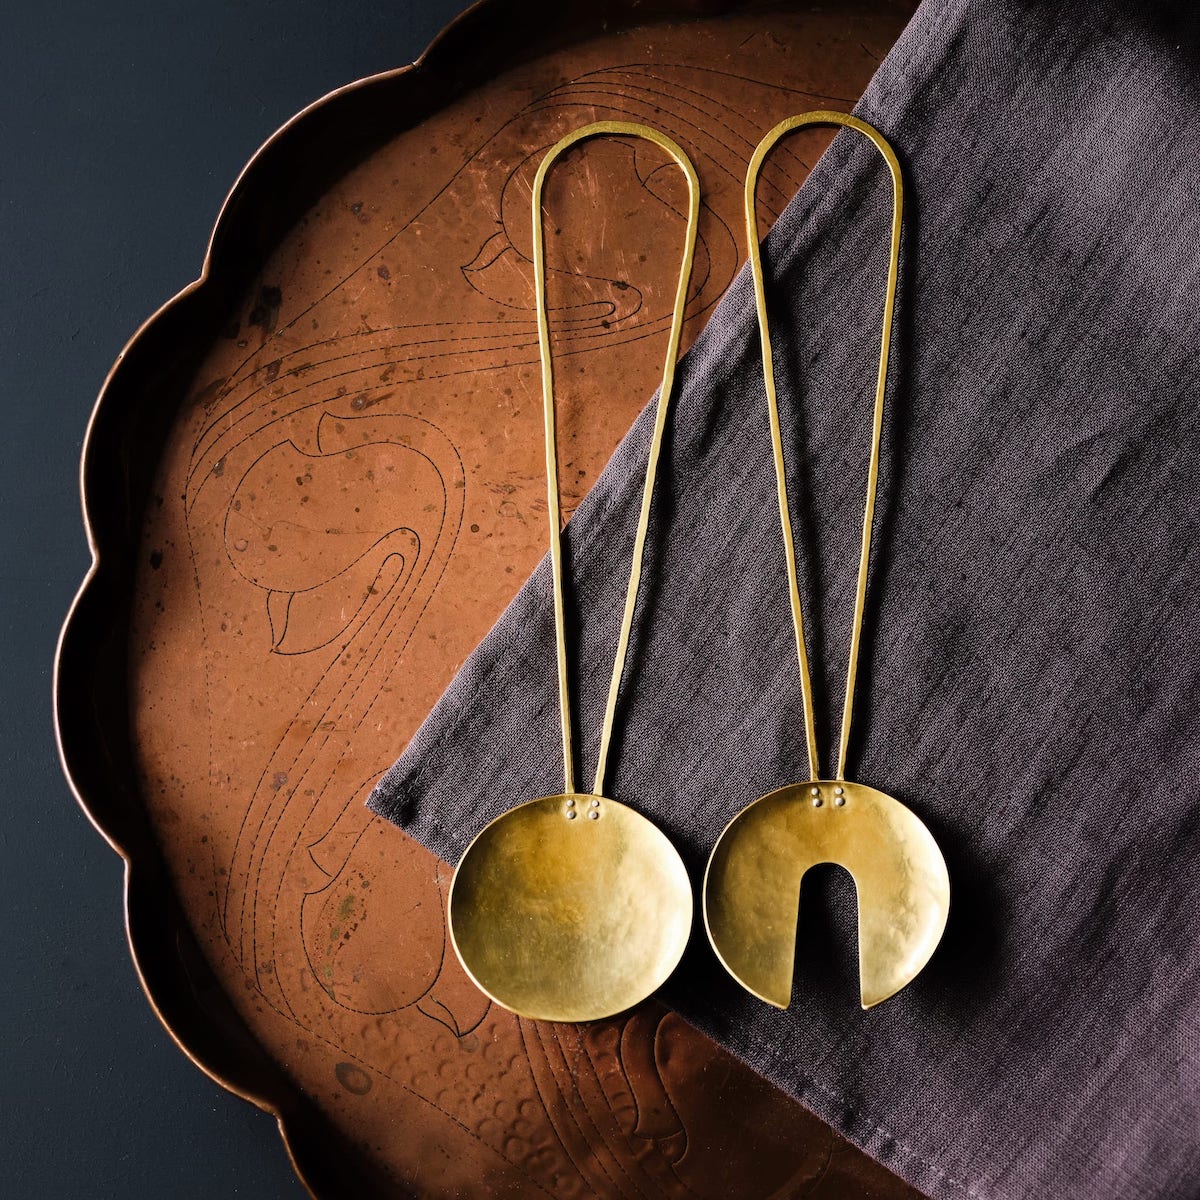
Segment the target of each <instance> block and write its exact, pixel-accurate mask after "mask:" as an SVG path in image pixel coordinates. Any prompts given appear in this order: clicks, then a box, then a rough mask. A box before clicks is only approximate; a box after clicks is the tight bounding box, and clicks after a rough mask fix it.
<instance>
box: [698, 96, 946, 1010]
mask: <svg viewBox="0 0 1200 1200" xmlns="http://www.w3.org/2000/svg"><path fill="white" fill-rule="evenodd" d="M817 124H821V125H824V124H834V125H844V126H846V127H847V128H849V129H854V130H857V131H858V132H859V133H862V134H864V135H865V136H866V137H867V138H869V139H870V141H871V142H872V143H873V144H874V145H875V146H876V148H877V149H878V150H879V152H880V154H882V155H883V158H884V161H885V162H886V163H887V166H888V170H889V171H890V173H891V177H892V232H891V250H890V259H889V263H888V277H887V290H886V296H885V301H884V310H883V333H882V336H881V339H880V350H879V374H878V379H877V382H876V387H875V410H874V420H873V425H872V432H871V457H870V463H869V466H868V471H867V497H866V506H865V511H864V515H863V535H862V552H861V554H860V557H859V565H858V588H857V592H856V594H855V602H854V619H853V624H852V626H851V635H850V661H849V666H848V668H847V672H846V696H845V701H844V704H843V708H842V730H841V737H840V740H839V747H838V759H837V770H836V772H835V774H834V777H833V778H832V779H822V778H821V776H820V769H819V765H818V755H817V739H816V723H815V720H814V717H813V702H812V681H811V679H810V677H809V670H808V653H807V650H806V648H805V641H804V619H803V615H802V613H801V608H800V591H799V585H798V583H797V578H796V551H795V545H794V542H793V538H792V523H791V514H790V510H789V507H788V496H787V481H786V476H785V471H784V462H783V441H782V437H781V434H780V429H779V406H778V403H777V401H776V395H775V374H774V364H773V360H772V356H771V337H770V332H769V327H768V323H767V302H766V293H765V289H764V286H763V269H762V255H761V252H760V249H759V232H758V217H757V213H756V210H755V196H756V192H757V186H758V177H759V173H760V172H761V170H762V164H763V161H764V160H765V159H766V157H767V155H768V154H769V153H770V152H771V150H772V149H773V148H774V146H775V145H776V143H777V142H778V141H779V140H780V138H782V137H783V136H784V135H785V134H788V133H790V132H792V131H793V130H795V129H799V128H800V127H801V126H804V125H817ZM745 202H746V230H747V235H748V237H749V242H750V264H751V271H752V273H753V277H754V295H755V303H756V306H757V311H758V325H759V336H760V340H761V342H762V361H763V382H764V385H765V388H766V393H767V410H768V413H769V416H770V425H771V447H772V450H773V452H774V458H775V480H776V490H777V493H778V499H779V519H780V524H781V526H782V529H783V548H784V556H785V560H786V563H787V573H788V588H789V595H790V598H791V609H792V623H793V625H794V627H795V632H796V654H797V657H798V659H799V663H800V687H801V693H802V696H803V700H804V729H805V734H806V736H807V739H808V762H809V772H810V776H811V778H810V779H809V780H808V782H806V783H797V784H791V785H789V786H788V787H783V788H780V789H779V790H778V791H774V792H771V793H769V794H768V795H766V796H763V797H761V798H760V799H758V800H756V801H755V802H754V803H753V804H750V805H749V806H747V807H746V808H745V809H743V810H742V811H741V812H740V813H739V814H738V815H737V816H736V817H734V819H733V820H732V821H731V822H730V823H729V825H728V826H726V828H725V830H724V832H723V833H722V834H721V836H720V838H719V839H718V841H717V844H716V846H715V847H714V848H713V852H712V855H711V857H710V859H709V863H708V868H707V870H706V872H705V877H704V922H705V927H706V928H707V930H708V936H709V940H710V941H711V942H712V945H713V949H714V950H715V951H716V952H717V956H718V957H719V958H720V960H721V962H722V963H723V964H724V966H725V967H726V969H727V970H728V971H729V972H730V974H732V975H733V977H734V978H735V979H737V980H738V982H739V983H741V984H742V986H743V987H745V988H747V989H748V990H749V991H751V992H753V993H754V994H755V995H756V996H758V997H759V998H760V999H762V1000H765V1001H767V1003H768V1004H774V1005H775V1006H776V1007H778V1008H787V1006H788V1005H789V1003H790V1002H791V997H792V973H793V968H794V964H795V954H796V925H797V920H798V915H799V906H800V884H801V881H802V879H803V877H804V874H805V872H806V871H808V869H809V868H810V867H812V866H815V865H816V864H817V863H826V862H829V863H837V864H839V865H840V866H842V867H845V869H846V870H847V871H849V872H850V874H851V875H852V876H853V878H854V883H855V888H856V891H857V894H858V945H859V980H860V990H861V996H862V1006H863V1008H870V1007H872V1005H875V1004H878V1003H879V1002H880V1001H881V1000H886V999H887V998H888V997H889V996H892V995H894V994H895V993H896V992H898V991H899V990H900V989H901V988H902V987H904V986H905V984H907V983H909V982H911V980H913V979H914V978H915V977H916V976H917V974H919V972H920V971H921V969H922V968H923V967H924V966H925V964H926V963H927V962H928V961H929V958H930V955H932V954H933V951H934V950H935V948H936V947H937V944H938V942H939V941H940V940H941V936H942V931H943V930H944V929H945V926H946V918H947V916H948V914H949V910H950V880H949V876H948V874H947V871H946V863H945V860H944V859H943V858H942V854H941V851H940V850H939V849H938V846H937V843H936V842H935V841H934V839H933V836H932V835H931V834H930V832H929V830H928V829H926V828H925V826H924V825H923V824H922V823H921V821H920V820H919V819H918V817H917V816H916V814H915V813H913V812H912V811H911V810H910V809H908V808H906V807H905V806H904V805H903V804H901V803H900V802H899V801H898V800H894V799H892V797H891V796H888V795H885V794H884V793H883V792H880V791H876V790H875V789H874V788H870V787H865V786H864V785H863V784H860V783H852V782H850V781H849V780H847V779H846V776H845V767H846V749H847V746H848V744H849V741H850V717H851V712H852V710H853V705H854V682H855V673H856V669H857V665H858V649H859V641H860V637H861V633H862V619H863V608H864V603H865V600H866V592H867V568H868V566H869V563H870V557H871V526H872V521H873V518H874V513H875V490H876V481H877V478H878V474H879V442H880V434H881V432H882V429H883V401H884V392H885V389H886V384H887V365H888V349H889V345H890V342H891V328H892V314H893V310H894V307H895V299H896V278H897V274H898V266H899V258H900V228H901V216H902V212H903V186H902V183H901V177H900V164H899V163H898V162H897V161H896V156H895V154H894V153H893V152H892V148H891V147H890V146H889V145H888V143H887V141H886V140H885V139H884V138H883V136H882V135H881V134H880V133H879V132H878V131H877V130H876V129H874V128H873V127H872V126H870V125H868V124H867V123H866V122H865V121H862V120H859V118H857V117H853V116H848V115H847V114H845V113H840V112H827V111H821V112H811V113H804V114H802V115H800V116H796V117H789V118H788V119H787V120H785V121H781V122H780V123H779V124H778V125H776V126H775V128H774V129H772V130H771V131H770V133H768V134H767V136H766V137H765V138H763V140H762V142H761V143H760V144H759V146H758V148H757V149H756V150H755V152H754V156H753V158H752V159H751V161H750V166H749V169H748V172H747V175H746V196H745Z"/></svg>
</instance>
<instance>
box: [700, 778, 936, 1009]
mask: <svg viewBox="0 0 1200 1200" xmlns="http://www.w3.org/2000/svg"><path fill="white" fill-rule="evenodd" d="M818 863H837V864H838V865H840V866H842V867H845V868H846V870H847V871H849V872H850V874H851V875H852V876H853V877H854V885H855V889H856V891H857V893H858V964H859V984H860V989H861V993H862V1006H863V1008H871V1007H872V1006H873V1005H876V1004H878V1003H879V1002H880V1001H881V1000H886V999H887V998H888V997H889V996H893V995H895V994H896V992H898V991H899V990H900V989H901V988H902V987H904V985H905V984H907V983H909V982H910V981H911V980H913V979H914V978H915V977H916V976H917V975H918V974H919V972H920V971H921V969H922V967H924V966H925V964H926V963H927V962H928V961H929V957H930V955H931V954H932V953H933V952H934V950H935V949H936V948H937V944H938V942H939V941H940V940H941V936H942V931H943V930H944V929H945V927H946V918H947V916H948V915H949V912H950V879H949V876H948V875H947V873H946V863H945V860H944V859H943V858H942V854H941V851H940V850H939V849H938V847H937V843H936V842H935V841H934V840H933V837H932V835H931V834H930V832H929V830H928V829H926V828H925V826H924V825H923V824H922V823H921V821H920V820H919V819H918V818H917V817H916V815H915V814H914V813H913V812H911V811H910V810H909V809H907V808H905V806H904V805H903V804H901V803H900V802H899V801H898V800H893V799H892V797H891V796H887V795H885V794H884V793H883V792H879V791H876V790H875V789H874V788H869V787H865V786H864V785H863V784H861V783H848V782H846V781H844V780H840V779H821V780H817V781H810V782H808V783H797V784H791V785H789V786H788V787H784V788H780V789H779V790H778V791H775V792H771V793H769V794H768V795H766V796H763V797H762V798H761V799H760V800H756V801H755V802H754V803H753V804H751V805H750V806H749V807H748V808H745V809H743V810H742V811H741V812H740V813H739V814H738V815H737V816H736V817H734V819H733V820H732V821H731V822H730V823H729V825H727V826H726V828H725V831H724V833H722V834H721V837H720V840H719V841H718V842H717V845H716V847H715V849H714V850H713V854H712V858H711V859H710V860H709V864H708V870H707V871H706V872H705V876H704V923H705V926H706V927H707V929H708V936H709V938H710V940H711V941H712V944H713V947H714V949H715V950H716V952H717V954H718V955H719V956H720V959H721V962H722V963H724V965H725V967H726V968H727V969H728V971H729V972H730V974H732V975H733V976H734V977H735V978H736V979H737V980H738V982H740V983H741V984H742V986H743V987H745V988H747V989H748V990H749V991H751V992H753V993H754V994H755V995H756V996H758V997H759V998H760V999H762V1000H765V1001H767V1003H768V1004H774V1005H775V1006H776V1007H777V1008H787V1006H788V1004H789V1003H790V1002H791V998H792V966H793V963H794V960H795V954H796V924H797V917H798V914H799V908H800V885H801V882H802V881H803V878H804V875H805V872H806V871H808V869H809V868H810V867H814V866H816V865H817V864H818Z"/></svg>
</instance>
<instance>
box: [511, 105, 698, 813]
mask: <svg viewBox="0 0 1200 1200" xmlns="http://www.w3.org/2000/svg"><path fill="white" fill-rule="evenodd" d="M605 134H617V135H620V136H624V137H636V138H642V139H644V140H645V141H648V142H653V143H654V144H655V145H656V146H660V147H662V149H664V150H665V151H666V152H667V153H668V154H669V155H670V156H671V157H672V158H673V159H674V160H675V162H676V163H678V165H679V167H680V168H681V169H682V171H683V173H684V175H685V176H686V178H687V181H688V224H687V234H686V237H685V241H684V250H683V260H682V263H681V266H680V271H679V284H678V287H677V288H676V291H675V307H674V311H673V314H672V317H671V333H670V337H669V338H668V340H667V353H666V359H665V361H664V365H663V374H662V385H661V387H660V388H659V392H658V401H657V405H656V408H655V417H654V433H653V436H652V438H651V441H650V455H649V459H648V462H647V465H646V478H645V483H644V485H643V488H642V507H641V514H640V516H639V517H638V526H637V534H636V536H635V538H634V544H633V564H632V566H631V568H630V573H629V587H628V588H627V590H626V592H625V613H624V617H623V618H622V621H621V634H620V637H619V638H618V641H617V652H616V657H615V661H614V663H613V673H612V681H611V682H610V684H609V688H608V702H607V705H606V707H605V711H604V724H603V726H602V727H601V731H600V750H599V755H598V757H597V760H596V782H595V784H594V785H593V789H592V790H593V794H595V795H599V794H600V793H601V792H602V791H603V787H604V772H605V766H606V763H607V760H608V746H609V742H610V740H611V738H612V725H613V715H614V713H615V712H616V706H617V694H618V692H619V691H620V688H621V676H622V675H623V674H624V671H625V654H626V651H627V650H628V648H629V632H630V629H631V628H632V626H633V613H634V609H635V607H636V606H637V593H638V585H639V584H640V582H641V576H642V552H643V549H644V547H645V544H646V530H647V527H648V526H649V523H650V501H651V498H652V496H653V492H654V478H655V474H656V472H657V468H658V455H659V450H660V448H661V446H662V437H663V430H664V428H665V427H666V420H667V409H668V406H669V403H670V399H671V392H672V389H673V387H674V383H675V363H676V360H677V358H678V356H679V341H680V338H681V337H682V334H683V315H684V308H685V307H686V305H687V295H688V286H689V283H690V281H691V276H692V263H693V260H694V258H695V251H696V233H697V227H698V225H699V217H700V181H699V179H698V178H697V177H696V170H695V168H694V167H693V166H692V163H691V160H690V159H689V158H688V156H687V155H686V154H685V153H684V152H683V150H681V149H680V147H679V146H677V145H676V144H675V142H673V141H672V140H671V139H670V138H669V137H667V136H666V135H665V134H662V133H659V132H658V131H657V130H655V129H651V128H649V127H648V126H646V125H637V124H633V123H632V122H628V121H596V122H594V123H593V124H590V125H584V126H582V127H581V128H579V129H576V130H574V131H573V132H572V133H568V134H567V135H566V136H565V137H563V138H561V139H560V140H559V141H557V142H556V143H555V144H554V145H553V146H552V147H551V148H550V149H549V151H548V152H547V153H546V157H545V158H543V159H542V163H541V166H539V167H538V171H537V175H536V176H535V177H534V181H533V271H534V288H535V294H536V301H535V302H536V305H537V323H538V346H539V349H540V351H541V361H542V400H543V414H544V418H545V426H546V485H547V493H548V499H549V511H550V565H551V569H552V574H553V577H554V631H555V635H556V640H557V645H558V705H559V714H560V716H561V719H562V742H563V791H564V792H566V793H571V792H574V790H575V769H574V764H573V752H572V749H571V701H570V695H569V693H568V690H567V645H566V632H565V622H564V617H563V587H562V571H563V567H562V533H561V518H560V515H559V502H558V453H557V450H556V447H555V420H554V364H553V362H552V359H551V355H550V322H549V318H548V316H547V312H546V255H545V230H544V229H543V225H542V190H543V187H544V185H545V182H546V176H547V174H548V173H549V171H550V168H551V167H552V166H553V165H554V163H555V162H556V161H557V160H558V158H560V157H561V156H562V154H563V153H565V152H566V151H567V150H569V149H570V148H571V147H572V146H574V145H575V144H576V143H578V142H582V141H584V140H585V139H587V138H593V137H599V136H602V135H605Z"/></svg>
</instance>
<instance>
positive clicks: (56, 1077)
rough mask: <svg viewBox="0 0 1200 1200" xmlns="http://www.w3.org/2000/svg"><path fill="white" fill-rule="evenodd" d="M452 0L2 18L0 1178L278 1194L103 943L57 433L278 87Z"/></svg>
mask: <svg viewBox="0 0 1200 1200" xmlns="http://www.w3.org/2000/svg"><path fill="white" fill-rule="evenodd" d="M464 7H465V0H407V2H401V0H397V2H394V3H382V2H378V3H361V4H357V5H353V4H330V3H319V2H316V0H289V2H288V3H282V2H279V0H255V2H253V3H248V2H246V0H242V2H241V3H237V2H235V0H219V2H215V3H207V4H201V3H197V2H195V0H191V2H180V0H173V2H157V3H151V2H150V0H145V2H143V3H136V2H134V0H111V2H109V3H105V4H97V5H87V6H85V5H83V4H54V3H42V4H34V3H29V2H28V0H27V2H26V3H24V4H22V5H21V7H20V9H19V10H18V11H15V12H13V11H6V12H5V13H4V15H3V20H2V22H0V281H2V288H0V291H2V297H0V350H2V359H0V362H2V364H3V367H2V373H0V387H2V389H3V395H2V398H0V413H2V414H3V419H4V431H3V436H2V437H0V455H2V456H3V460H2V461H3V468H2V469H0V505H2V509H3V546H2V552H0V572H2V573H3V586H2V587H0V604H2V606H3V621H4V645H5V655H4V660H3V672H4V685H3V688H2V693H3V704H4V714H3V730H4V737H5V741H6V744H5V751H4V763H5V769H6V775H7V781H8V788H7V791H8V802H7V812H6V813H5V816H4V819H3V820H2V821H0V904H2V905H3V908H2V910H0V911H3V914H4V919H3V920H2V921H0V962H2V963H3V964H4V967H5V968H6V970H7V973H8V975H7V979H6V980H5V982H4V985H3V986H2V987H0V1030H2V1033H0V1048H2V1056H0V1063H2V1066H0V1130H2V1131H3V1132H2V1133H0V1147H3V1150H4V1153H3V1162H4V1167H3V1173H4V1185H3V1190H4V1191H5V1193H6V1194H8V1195H11V1196H14V1197H20V1198H21V1200H27V1198H33V1197H55V1198H56V1200H57V1198H60V1197H65V1198H72V1200H74V1198H80V1200H83V1198H90V1197H100V1196H119V1197H123V1196H132V1195H150V1196H164V1197H167V1196H169V1197H171V1198H172V1200H186V1198H188V1197H205V1198H214V1197H225V1196H254V1197H276V1196H278V1197H301V1196H303V1195H305V1194H306V1193H305V1191H304V1188H303V1187H302V1186H301V1185H300V1183H299V1182H298V1181H297V1180H296V1178H295V1176H294V1175H293V1174H292V1171H291V1167H290V1165H289V1163H288V1160H287V1157H286V1154H285V1152H284V1149H283V1145H282V1143H281V1142H280V1140H279V1138H278V1137H277V1135H276V1132H275V1127H274V1122H273V1120H272V1119H271V1118H270V1117H267V1116H264V1115H263V1114H261V1113H259V1112H257V1111H256V1110H255V1109H253V1108H252V1107H250V1106H249V1105H248V1104H245V1103H244V1102H242V1101H241V1100H238V1099H236V1098H235V1097H233V1096H231V1095H228V1094H227V1093H226V1092H224V1091H222V1090H221V1088H219V1087H218V1086H217V1085H216V1084H215V1083H212V1082H211V1081H210V1080H209V1079H208V1078H207V1077H206V1076H204V1075H203V1074H201V1072H200V1071H198V1070H197V1069H196V1068H195V1067H193V1066H192V1065H191V1064H190V1063H189V1062H188V1061H187V1059H185V1058H184V1056H183V1055H182V1054H181V1053H180V1051H179V1050H178V1049H177V1048H176V1047H175V1045H174V1043H173V1042H172V1041H171V1040H170V1038H169V1037H168V1035H167V1033H166V1031H165V1030H164V1029H163V1028H162V1026H161V1025H160V1024H159V1023H158V1021H157V1019H156V1018H155V1016H154V1014H153V1013H152V1011H151V1009H150V1007H149V1005H148V1004H147V1002H146V999H145V997H144V996H143V994H142V991H141V988H140V986H139V985H138V982H137V978H136V976H135V974H134V970H133V965H132V963H131V961H130V958H129V953H128V950H127V948H126V945H125V938H124V925H123V915H122V908H121V862H120V860H119V859H118V858H117V856H116V855H115V854H113V853H112V851H111V850H110V849H109V848H108V847H107V845H106V844H105V843H104V842H103V841H102V840H101V838H100V837H99V835H98V834H97V833H96V832H95V831H94V830H93V829H92V827H91V826H90V825H89V824H88V822H87V820H86V819H85V817H84V816H83V814H82V813H81V812H80V811H79V809H78V808H77V807H76V805H75V802H74V800H73V798H72V796H71V793H70V791H69V790H68V788H67V785H66V782H65V780H64V779H63V776H62V773H61V771H60V769H59V766H58V758H57V754H56V752H55V749H54V741H53V734H52V729H51V718H50V687H51V663H52V657H53V652H54V643H55V639H56V638H57V635H58V629H59V626H60V625H61V623H62V620H63V617H64V616H65V614H66V611H67V608H68V605H69V604H70V601H71V598H72V596H73V594H74V592H75V589H76V588H77V587H78V585H79V582H80V580H81V579H82V577H83V574H84V572H85V570H86V569H87V566H88V561H89V558H88V552H87V545H86V542H85V540H84V534H83V527H82V524H81V522H80V517H79V497H78V486H77V474H78V461H79V451H80V447H81V443H82V440H83V433H84V429H85V427H86V424H87V420H88V415H89V413H90V411H91V407H92V404H93V401H94V399H95V396H96V393H97V391H98V389H99V387H100V385H101V383H102V382H103V380H104V376H105V374H106V372H107V370H108V368H109V366H110V365H111V364H112V362H113V360H114V359H115V358H116V356H117V354H118V352H119V351H120V350H121V347H122V346H123V345H124V344H125V342H126V341H127V339H128V338H129V337H130V335H131V334H132V333H133V332H134V330H135V329H136V328H137V326H138V325H139V324H140V323H141V322H142V321H143V320H144V319H145V318H146V317H147V316H149V315H150V314H151V313H152V312H153V311H154V310H155V309H157V308H158V307H159V305H160V304H162V303H163V302H164V301H166V300H167V299H169V298H170V297H171V296H172V295H173V294H174V293H175V292H177V291H178V290H179V289H180V288H182V287H183V286H185V285H186V284H187V283H189V282H190V281H191V280H192V279H193V278H194V277H195V276H196V275H197V274H198V272H199V269H200V264H201V260H202V258H203V254H204V248H205V245H206V243H207V240H208V235H209V232H210V230H211V228H212V224H213V221H214V219H215V217H216V214H217V211H218V209H219V207H220V204H221V201H222V199H223V198H224V196H225V193H226V191H227V190H228V189H229V187H230V186H231V185H232V183H233V181H234V179H235V178H236V176H237V174H238V172H239V171H240V169H241V168H242V166H243V164H244V163H245V162H246V160H247V159H248V158H249V157H250V155H251V154H253V152H254V151H255V150H256V149H257V147H258V146H259V145H260V144H261V143H262V142H263V141H264V140H265V139H266V138H267V137H268V136H270V134H271V133H272V132H274V130H275V129H276V128H277V127H278V126H280V125H281V124H283V123H284V121H286V120H287V119H288V118H289V117H291V116H292V115H293V113H295V112H296V111H298V110H299V109H300V108H302V107H303V106H305V105H306V104H308V103H310V102H311V101H313V100H315V99H317V98H318V97H319V96H321V95H322V94H324V93H325V92H327V91H329V90H330V89H332V88H334V87H337V86H339V85H341V84H344V83H348V82H349V81H351V80H353V79H356V78H359V77H361V76H363V75H369V74H372V73H374V72H376V71H382V70H386V69H389V68H392V67H397V66H401V65H403V64H404V63H406V62H409V61H411V60H412V59H413V58H415V57H416V56H417V55H418V54H419V53H420V52H421V51H422V50H423V49H424V47H425V45H426V44H427V43H428V42H429V40H430V39H431V38H432V37H433V36H434V35H435V34H436V33H437V31H438V30H439V29H440V28H441V26H442V25H443V24H445V22H446V21H447V20H449V19H450V18H451V17H452V16H454V15H455V14H456V13H457V12H458V11H460V10H461V9H462V8H464Z"/></svg>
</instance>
